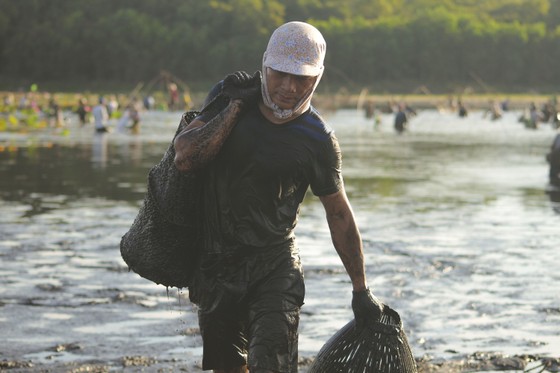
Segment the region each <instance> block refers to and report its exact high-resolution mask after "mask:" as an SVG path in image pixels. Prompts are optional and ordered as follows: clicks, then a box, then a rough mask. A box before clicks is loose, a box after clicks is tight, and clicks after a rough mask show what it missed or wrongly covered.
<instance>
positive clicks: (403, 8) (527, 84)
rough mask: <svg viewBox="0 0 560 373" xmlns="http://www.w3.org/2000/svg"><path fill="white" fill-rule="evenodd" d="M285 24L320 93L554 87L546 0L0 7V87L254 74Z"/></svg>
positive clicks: (559, 72)
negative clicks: (321, 57) (316, 54)
mask: <svg viewBox="0 0 560 373" xmlns="http://www.w3.org/2000/svg"><path fill="white" fill-rule="evenodd" d="M289 20H303V21H308V22H310V23H312V24H314V25H316V26H317V27H318V28H319V29H320V30H321V31H322V32H323V34H324V35H325V38H326V40H327V44H328V48H327V70H326V74H325V80H326V81H327V82H328V83H329V84H327V87H329V86H341V85H346V86H347V87H348V88H350V89H361V88H363V87H367V88H370V90H373V91H375V90H376V87H377V89H379V87H380V86H382V87H386V86H388V84H387V83H388V82H391V84H393V85H394V86H395V87H398V86H399V85H401V86H404V87H408V88H410V87H415V86H421V85H427V86H428V87H434V86H435V87H442V88H443V87H445V88H446V89H450V88H454V89H463V88H465V87H467V86H471V87H475V89H476V90H478V91H484V90H487V89H492V88H489V87H500V88H506V89H514V88H518V89H525V90H528V89H542V88H544V87H550V86H552V84H553V83H554V82H558V81H560V69H558V68H556V65H557V61H560V27H559V25H560V1H557V0H346V1H340V0H205V1H200V0H158V1H153V0H93V1H92V0H56V1H47V0H17V1H16V0H0V77H1V78H2V80H1V81H0V89H6V87H2V83H1V82H2V81H4V85H8V84H14V83H15V82H17V84H25V83H27V82H31V81H35V82H46V81H51V82H52V81H58V82H93V81H100V82H117V83H122V84H124V85H126V84H129V85H130V84H134V83H136V82H138V81H147V80H150V79H151V78H153V77H154V76H157V75H158V74H159V72H160V71H162V70H167V71H171V72H172V73H173V74H175V75H176V76H178V77H180V78H181V79H182V80H183V81H185V82H187V83H188V84H189V85H190V84H193V85H196V84H197V83H203V82H204V83H207V82H210V81H214V80H216V79H218V78H221V77H222V76H223V75H224V74H226V73H228V72H230V71H233V70H237V69H243V70H248V71H253V70H257V69H260V62H261V58H262V52H263V50H264V48H265V46H266V42H267V40H268V37H269V36H270V34H271V32H272V31H273V30H274V29H275V28H276V27H277V26H278V25H280V24H282V23H284V22H285V21H289Z"/></svg>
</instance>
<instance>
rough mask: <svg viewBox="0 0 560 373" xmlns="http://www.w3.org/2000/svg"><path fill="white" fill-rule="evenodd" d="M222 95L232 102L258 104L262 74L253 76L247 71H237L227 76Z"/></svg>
mask: <svg viewBox="0 0 560 373" xmlns="http://www.w3.org/2000/svg"><path fill="white" fill-rule="evenodd" d="M222 93H223V94H224V95H225V96H227V97H229V99H230V100H241V101H243V103H244V104H250V103H253V102H256V101H257V99H258V97H260V93H261V72H260V71H257V72H256V73H255V74H254V75H253V76H251V75H249V74H247V73H246V72H245V71H237V72H235V73H233V74H230V75H228V76H226V78H225V79H224V83H223V86H222Z"/></svg>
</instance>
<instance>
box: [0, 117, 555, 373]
mask: <svg viewBox="0 0 560 373" xmlns="http://www.w3.org/2000/svg"><path fill="white" fill-rule="evenodd" d="M516 117H517V114H512V115H510V116H509V117H506V118H505V119H504V121H502V122H499V123H490V122H488V121H485V120H484V119H483V117H482V115H479V116H478V117H476V118H473V119H469V122H465V121H462V122H459V121H458V119H457V118H455V117H451V116H450V115H447V116H445V115H440V114H438V113H435V112H433V113H432V112H426V113H421V114H420V115H419V116H418V117H417V118H415V119H414V122H412V126H411V129H410V131H409V133H407V134H405V135H404V136H399V137H397V136H395V134H394V133H393V131H392V124H391V118H390V117H386V118H383V121H384V122H383V123H382V124H381V126H380V128H374V126H373V123H368V122H365V119H363V117H362V115H361V113H359V114H357V113H355V112H353V111H352V112H342V113H337V114H335V115H334V116H333V117H332V118H329V119H330V121H331V122H332V123H333V124H334V126H335V127H336V131H337V133H338V136H339V138H340V140H341V144H342V148H343V152H344V170H345V175H346V177H345V182H346V185H347V190H348V193H349V195H350V199H351V201H352V204H353V206H354V209H355V212H356V217H357V220H358V223H359V225H360V228H361V231H362V237H363V239H364V249H365V255H366V260H367V263H368V268H367V276H368V279H369V282H370V285H371V286H372V287H373V289H374V293H375V294H376V295H377V296H378V297H379V298H380V299H382V300H383V301H386V302H387V303H388V304H390V305H391V306H392V308H394V309H396V310H398V311H399V313H400V314H401V317H402V319H403V321H404V325H405V330H406V332H407V334H408V337H409V341H410V343H411V345H412V350H413V353H414V355H415V357H416V358H417V361H418V364H419V367H420V371H421V372H474V371H477V372H483V371H511V372H514V371H515V372H522V371H523V370H525V371H527V372H540V371H549V372H557V371H558V364H557V360H555V359H557V358H558V357H559V356H558V354H559V353H560V298H559V293H558V290H557V284H558V283H560V282H559V281H560V277H559V272H558V270H557V265H556V264H555V263H558V262H559V260H560V258H559V257H558V255H560V252H559V251H558V246H559V244H560V242H559V238H558V222H559V221H560V205H559V202H558V201H557V200H553V199H552V198H551V199H550V200H549V198H548V196H547V195H546V194H545V193H544V191H543V188H544V185H545V181H546V172H547V169H546V163H545V162H544V155H543V154H544V152H545V151H546V149H547V148H548V146H549V143H550V140H551V139H552V137H553V133H549V132H546V131H545V130H539V131H533V132H527V131H525V130H524V129H523V128H522V127H520V126H519V125H518V124H517V123H516V121H515V120H516ZM177 118H179V115H173V114H169V115H163V114H157V113H154V114H150V115H148V116H146V117H144V121H143V128H142V131H143V132H142V133H141V135H140V136H138V137H135V138H129V137H117V136H115V134H111V135H109V136H107V137H92V134H91V132H89V129H86V130H87V132H86V131H83V132H77V131H74V129H71V134H70V136H69V137H65V138H58V137H57V138H54V137H50V138H49V139H48V143H46V144H43V143H42V139H40V138H39V139H36V138H30V137H29V136H26V137H25V138H21V139H19V138H16V139H14V140H12V139H11V138H8V140H7V141H6V140H2V139H1V138H0V141H4V142H2V144H4V145H7V146H5V148H6V149H7V148H13V149H14V150H13V151H4V152H0V175H1V176H0V212H1V213H0V263H1V264H0V371H6V372H86V371H88V372H122V371H124V372H139V371H144V372H160V371H161V372H174V371H184V372H200V371H201V365H200V361H201V356H202V343H201V338H200V334H199V331H198V321H197V314H196V309H195V308H194V307H193V306H192V305H191V304H190V303H189V301H188V293H187V291H186V290H181V291H178V290H177V289H169V291H167V289H165V288H164V287H162V286H159V285H156V284H153V283H151V282H149V281H147V280H145V279H142V278H140V277H139V276H137V275H136V274H134V273H130V272H128V268H127V267H126V264H125V263H124V262H123V260H122V258H121V257H120V253H119V241H120V237H122V235H123V234H124V233H125V232H126V231H127V229H128V227H130V224H131V223H132V221H133V219H134V217H135V215H136V213H137V211H138V208H139V206H140V203H141V199H142V196H143V193H144V192H145V183H146V174H147V170H148V169H149V167H150V166H151V165H153V164H154V163H155V162H157V161H158V160H159V159H160V158H161V155H162V154H163V151H165V149H166V148H167V145H168V140H169V139H170V138H171V136H172V134H173V133H174V130H175V128H176V123H177ZM298 237H299V242H300V244H299V246H300V248H301V256H302V262H303V264H304V270H305V275H306V287H307V295H306V304H305V305H304V307H303V309H302V320H301V323H300V373H304V372H305V371H306V368H307V367H308V366H309V364H310V362H311V361H312V360H313V358H314V356H315V355H316V353H317V352H318V350H319V349H320V347H321V346H322V345H323V343H324V342H325V341H326V340H327V339H328V338H329V337H330V336H331V335H332V334H334V333H335V331H336V330H338V329H339V328H340V327H342V326H343V325H344V324H345V323H346V322H347V321H348V320H349V319H350V318H351V317H352V310H351V307H350V302H351V299H350V297H351V294H350V291H349V289H350V288H351V287H350V284H349V280H348V276H347V275H346V274H345V272H344V269H343V268H342V266H341V263H340V260H339V259H338V257H337V256H336V253H335V251H334V249H333V248H332V244H331V243H330V237H329V231H328V227H327V226H326V224H325V219H324V211H323V210H322V206H320V203H318V202H317V200H316V199H309V200H306V201H304V206H303V208H302V214H301V217H300V222H299V224H298ZM477 351H479V352H477ZM539 364H540V365H539ZM543 364H545V365H546V364H548V367H546V370H542V369H543V368H545V367H544V366H543Z"/></svg>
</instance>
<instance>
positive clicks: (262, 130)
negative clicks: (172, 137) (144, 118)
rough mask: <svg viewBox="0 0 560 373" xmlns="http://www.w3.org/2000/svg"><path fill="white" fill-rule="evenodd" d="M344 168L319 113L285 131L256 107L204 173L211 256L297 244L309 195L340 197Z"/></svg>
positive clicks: (285, 127) (307, 115)
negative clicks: (296, 234)
mask: <svg viewBox="0 0 560 373" xmlns="http://www.w3.org/2000/svg"><path fill="white" fill-rule="evenodd" d="M201 119H202V120H205V121H208V120H209V119H210V118H201ZM340 166H341V155H340V148H339V145H338V141H337V139H336V137H335V136H334V132H333V131H332V129H330V128H329V127H328V126H327V125H326V124H325V122H324V121H323V119H322V118H321V117H320V116H319V114H318V113H317V112H316V111H315V110H314V109H313V108H311V109H310V110H309V111H307V112H306V113H304V114H302V115H301V116H299V117H298V118H296V119H294V120H293V121H290V122H288V123H284V124H280V125H278V124H274V123H272V122H270V121H268V120H267V119H266V118H265V117H264V116H263V115H262V113H261V112H260V110H259V109H258V107H256V106H255V107H254V108H252V109H250V110H248V111H247V112H246V113H244V114H243V116H242V117H241V118H240V120H239V122H238V123H237V124H236V125H235V127H234V128H233V130H232V132H231V134H230V136H229V137H228V139H227V140H226V142H225V143H224V145H223V147H222V149H221V150H220V152H219V154H218V156H217V157H216V158H215V159H214V160H213V161H212V162H211V163H210V164H209V165H208V166H207V167H206V169H205V170H204V197H203V198H204V200H203V203H204V215H205V224H204V226H205V227H204V233H205V234H204V236H205V240H206V251H207V252H209V253H220V252H225V253H227V252H232V251H234V250H236V249H237V248H241V247H250V248H260V247H270V246H276V245H278V244H282V243H284V242H286V241H288V240H290V239H292V238H293V229H294V228H295V225H296V222H297V216H298V212H299V207H300V203H301V202H302V200H303V198H304V196H305V193H306V191H307V189H308V188H309V187H311V190H312V192H313V194H315V195H317V196H322V195H328V194H332V193H335V192H337V191H338V190H339V189H340V188H341V185H342V178H341V174H340Z"/></svg>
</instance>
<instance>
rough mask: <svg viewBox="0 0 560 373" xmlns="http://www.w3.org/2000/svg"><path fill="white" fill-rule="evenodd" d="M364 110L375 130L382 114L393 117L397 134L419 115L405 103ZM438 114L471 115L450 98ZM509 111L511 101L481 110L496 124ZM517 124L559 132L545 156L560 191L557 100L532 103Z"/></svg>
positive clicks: (553, 183) (492, 102) (492, 103)
mask: <svg viewBox="0 0 560 373" xmlns="http://www.w3.org/2000/svg"><path fill="white" fill-rule="evenodd" d="M364 110H365V117H366V118H367V119H373V122H374V126H375V127H378V126H379V125H380V124H381V118H380V116H379V114H380V113H383V114H393V115H394V121H393V126H394V130H395V132H396V133H398V134H402V133H403V132H404V131H406V130H407V129H408V127H409V123H410V120H411V119H412V118H413V117H415V116H416V115H417V111H416V110H415V109H413V108H412V107H411V106H410V105H408V104H407V103H406V102H395V101H389V102H387V103H386V104H384V105H382V106H381V107H380V108H379V109H376V107H375V105H374V103H373V102H371V101H370V102H368V103H366V104H365V105H364ZM438 110H439V111H445V112H454V113H457V115H458V116H459V117H461V118H466V117H467V116H468V115H469V110H468V108H467V106H466V105H465V104H464V103H463V101H462V100H461V99H460V98H458V99H457V100H455V99H453V98H451V97H450V98H449V100H448V102H447V105H446V106H445V107H442V108H438ZM507 111H510V102H509V100H507V99H506V100H503V101H501V102H498V101H496V100H490V101H489V102H488V107H487V108H486V110H482V117H483V118H488V119H490V120H492V121H497V120H500V119H501V118H502V117H503V115H504V112H507ZM518 122H519V123H522V124H523V125H524V126H525V128H527V129H532V130H536V129H538V128H540V127H542V126H544V125H547V124H548V125H550V127H551V128H552V129H553V130H555V131H556V135H555V137H554V140H553V141H552V145H551V146H550V150H549V152H547V153H546V156H545V157H546V161H547V162H548V163H549V166H550V167H549V181H550V185H551V186H552V187H554V188H557V189H558V188H560V108H559V106H558V102H557V99H556V97H553V98H551V99H550V100H548V101H547V102H545V103H543V104H542V105H541V106H540V107H537V105H536V104H535V103H534V102H531V103H530V104H529V106H528V107H527V108H525V109H524V110H523V112H522V113H521V115H520V116H519V117H518Z"/></svg>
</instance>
